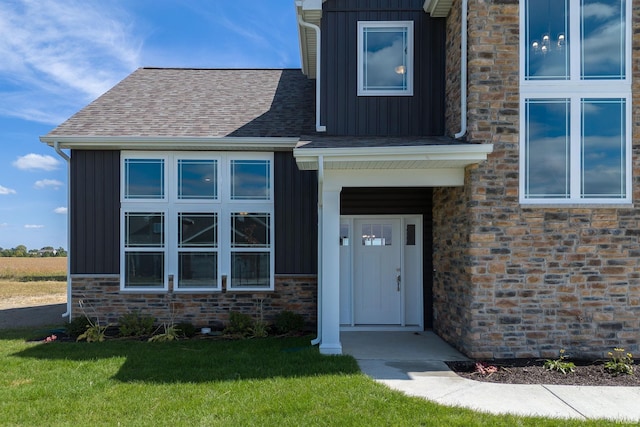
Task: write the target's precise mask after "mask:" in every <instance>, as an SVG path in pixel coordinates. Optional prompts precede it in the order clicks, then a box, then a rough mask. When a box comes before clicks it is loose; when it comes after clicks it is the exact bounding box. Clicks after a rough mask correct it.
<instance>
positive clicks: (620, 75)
mask: <svg viewBox="0 0 640 427" xmlns="http://www.w3.org/2000/svg"><path fill="white" fill-rule="evenodd" d="M630 17H631V11H630V2H628V0H622V1H621V0H557V1H553V2H551V1H548V2H546V1H539V0H526V1H524V2H522V3H521V26H522V28H523V31H522V34H524V37H522V39H521V51H522V53H523V54H522V55H521V67H520V69H521V80H520V98H521V112H522V114H521V133H520V135H521V138H522V139H521V144H520V150H521V151H520V159H521V168H520V171H521V180H520V201H521V202H522V203H555V204H567V203H569V204H570V203H629V202H631V197H632V191H631V77H630V74H631V73H630V70H631V28H630V27H631V25H630Z"/></svg>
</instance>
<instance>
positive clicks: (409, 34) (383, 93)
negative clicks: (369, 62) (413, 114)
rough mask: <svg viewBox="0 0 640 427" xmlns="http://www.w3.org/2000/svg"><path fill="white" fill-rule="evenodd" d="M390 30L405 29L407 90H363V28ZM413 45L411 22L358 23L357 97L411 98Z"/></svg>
mask: <svg viewBox="0 0 640 427" xmlns="http://www.w3.org/2000/svg"><path fill="white" fill-rule="evenodd" d="M371 27H378V28H391V27H405V28H406V29H407V50H408V52H407V69H406V75H407V88H406V89H399V90H379V89H365V88H364V74H363V72H364V68H363V61H364V58H363V51H364V37H363V34H364V33H363V30H364V28H371ZM413 46H414V44H413V21H358V39H357V49H358V52H357V63H358V65H357V66H358V72H357V75H358V96H413V78H414V63H413V62H414V61H413V56H414V53H413V51H414V47H413Z"/></svg>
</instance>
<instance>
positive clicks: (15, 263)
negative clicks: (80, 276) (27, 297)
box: [0, 257, 67, 281]
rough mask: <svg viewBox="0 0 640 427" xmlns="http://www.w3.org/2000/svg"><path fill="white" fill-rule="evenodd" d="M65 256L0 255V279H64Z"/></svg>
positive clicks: (65, 269)
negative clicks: (23, 256)
mask: <svg viewBox="0 0 640 427" xmlns="http://www.w3.org/2000/svg"><path fill="white" fill-rule="evenodd" d="M66 275H67V258H66V257H64V258H63V257H55V258H16V257H0V279H5V280H17V281H32V280H57V281H59V280H66Z"/></svg>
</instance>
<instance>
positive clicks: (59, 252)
mask: <svg viewBox="0 0 640 427" xmlns="http://www.w3.org/2000/svg"><path fill="white" fill-rule="evenodd" d="M55 256H59V257H66V256H67V251H65V250H64V248H63V247H62V246H60V247H59V248H58V249H57V252H56V255H55Z"/></svg>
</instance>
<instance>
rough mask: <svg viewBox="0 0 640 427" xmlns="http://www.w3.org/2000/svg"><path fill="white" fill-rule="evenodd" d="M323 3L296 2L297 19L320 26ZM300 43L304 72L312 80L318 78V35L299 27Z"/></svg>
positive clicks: (305, 0) (311, 1) (309, 0)
mask: <svg viewBox="0 0 640 427" xmlns="http://www.w3.org/2000/svg"><path fill="white" fill-rule="evenodd" d="M322 3H323V1H322V0H296V2H295V5H296V19H301V20H302V21H304V22H308V23H310V24H314V25H317V26H320V21H321V19H322ZM298 41H299V43H300V60H301V61H300V62H301V64H302V72H303V74H304V75H305V76H307V77H309V78H310V79H314V78H316V49H317V40H316V35H315V33H314V32H312V31H311V30H310V29H308V28H305V27H302V26H301V25H298Z"/></svg>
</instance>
